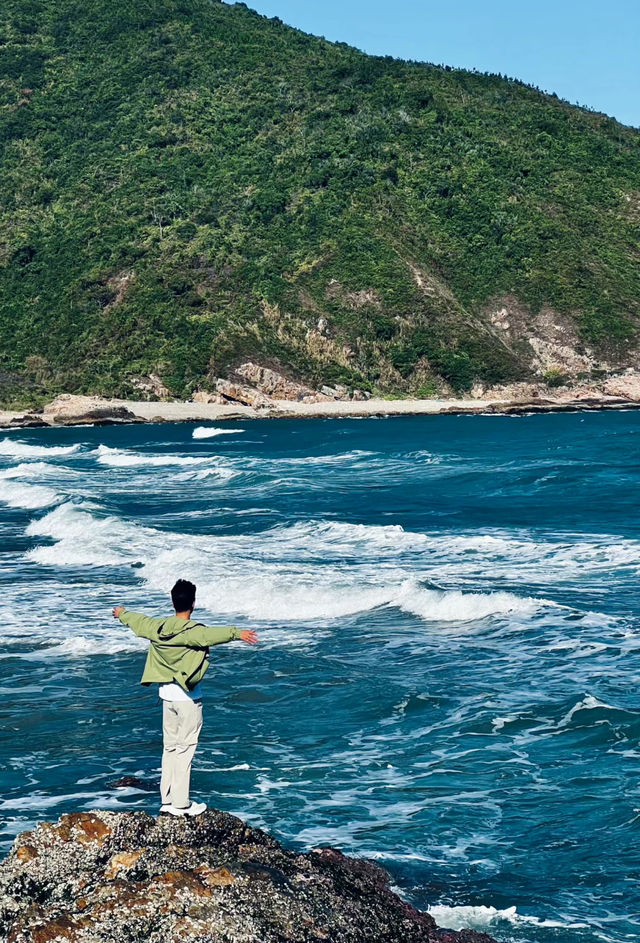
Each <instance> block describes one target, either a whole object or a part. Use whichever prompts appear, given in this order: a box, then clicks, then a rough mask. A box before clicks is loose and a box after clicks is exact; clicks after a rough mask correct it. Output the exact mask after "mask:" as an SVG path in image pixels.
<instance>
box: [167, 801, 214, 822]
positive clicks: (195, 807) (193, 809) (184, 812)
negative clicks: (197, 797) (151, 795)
mask: <svg viewBox="0 0 640 943" xmlns="http://www.w3.org/2000/svg"><path fill="white" fill-rule="evenodd" d="M206 808H207V804H206V802H192V803H190V804H189V805H188V806H187V807H186V808H185V809H177V808H176V807H175V806H174V805H163V806H162V808H161V809H160V812H161V813H164V814H166V815H177V816H180V817H182V818H184V816H190V817H191V816H194V815H202V813H203V812H204V811H205V810H206Z"/></svg>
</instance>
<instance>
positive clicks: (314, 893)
mask: <svg viewBox="0 0 640 943" xmlns="http://www.w3.org/2000/svg"><path fill="white" fill-rule="evenodd" d="M0 939H3V940H6V941H7V943H48V941H54V940H58V941H60V940H62V941H75V943H103V941H104V943H107V941H109V943H114V941H117V943H143V941H144V943H147V941H149V943H174V941H175V943H179V941H183V940H188V941H193V943H321V941H325V943H427V941H434V943H435V941H439V943H494V941H492V939H491V937H489V936H487V935H486V934H484V933H476V932H474V931H472V930H463V931H460V932H456V931H453V930H441V929H439V928H438V927H437V926H436V924H435V922H434V920H433V918H432V917H431V916H430V915H429V914H427V913H424V912H422V911H418V910H415V909H414V908H413V907H411V906H410V905H409V904H407V903H406V902H405V901H403V900H401V898H400V897H398V896H397V895H396V894H394V893H393V892H392V891H391V890H390V889H389V877H388V875H387V874H386V872H384V871H383V870H382V869H381V868H379V867H378V866H377V865H375V864H373V863H372V862H370V861H365V860H359V859H354V858H347V857H346V856H345V855H343V854H341V853H340V852H339V851H336V850H335V849H333V848H323V849H319V850H316V851H311V852H309V853H308V854H298V853H296V852H294V851H287V850H286V849H284V848H282V846H281V845H280V844H279V843H278V842H277V841H276V840H275V839H274V838H271V836H270V835H268V834H267V833H266V832H263V831H261V830H260V829H255V828H251V827H249V826H248V825H246V824H245V823H244V822H242V821H241V820H240V819H238V818H235V817H234V816H233V815H228V814H226V813H224V812H218V811H215V810H210V811H208V812H205V813H204V815H201V816H199V817H198V818H196V819H178V818H174V817H171V816H160V817H159V818H157V819H154V818H152V817H151V816H149V815H147V814H146V813H144V812H78V813H75V814H73V815H63V816H62V817H61V818H60V819H59V820H58V822H56V823H50V822H45V823H43V824H41V825H39V826H38V827H37V828H35V829H34V830H33V831H32V832H25V833H24V834H22V835H20V836H18V838H17V839H16V841H15V844H14V847H13V850H12V851H11V853H10V855H9V857H8V858H7V859H6V860H5V861H4V862H3V863H2V864H1V865H0Z"/></svg>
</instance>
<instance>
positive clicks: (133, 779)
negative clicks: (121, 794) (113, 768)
mask: <svg viewBox="0 0 640 943" xmlns="http://www.w3.org/2000/svg"><path fill="white" fill-rule="evenodd" d="M107 786H108V787H109V789H126V788H127V787H128V788H129V789H143V790H144V791H145V792H155V791H156V789H157V788H158V784H157V783H152V782H149V780H148V779H139V778H138V776H121V777H120V779H114V780H113V782H111V783H107Z"/></svg>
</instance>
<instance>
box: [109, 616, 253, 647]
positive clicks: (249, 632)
mask: <svg viewBox="0 0 640 943" xmlns="http://www.w3.org/2000/svg"><path fill="white" fill-rule="evenodd" d="M114 611H115V610H114ZM240 639H241V641H243V642H246V643H247V645H257V644H258V636H257V635H256V633H255V632H254V631H253V629H245V630H244V631H243V632H241V633H240Z"/></svg>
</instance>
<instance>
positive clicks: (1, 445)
mask: <svg viewBox="0 0 640 943" xmlns="http://www.w3.org/2000/svg"><path fill="white" fill-rule="evenodd" d="M79 448H80V446H79V445H29V443H28V442H20V441H18V442H16V441H15V440H14V439H0V455H9V456H12V457H15V458H49V457H52V456H55V455H72V454H73V453H74V452H77V451H78V449H79Z"/></svg>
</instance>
